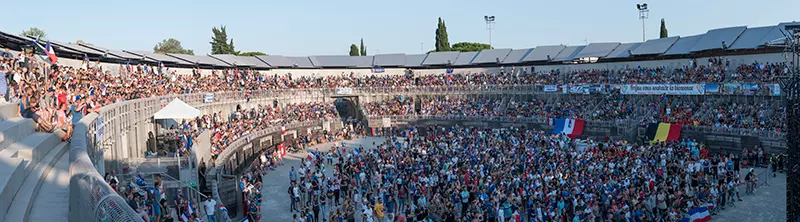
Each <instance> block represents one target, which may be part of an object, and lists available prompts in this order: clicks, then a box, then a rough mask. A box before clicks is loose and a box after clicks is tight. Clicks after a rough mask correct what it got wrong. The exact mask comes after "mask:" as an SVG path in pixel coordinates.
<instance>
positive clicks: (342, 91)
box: [336, 88, 353, 95]
mask: <svg viewBox="0 0 800 222" xmlns="http://www.w3.org/2000/svg"><path fill="white" fill-rule="evenodd" d="M336 94H339V95H343V94H345V95H349V94H353V89H351V88H338V89H336Z"/></svg>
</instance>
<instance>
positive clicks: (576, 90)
mask: <svg viewBox="0 0 800 222" xmlns="http://www.w3.org/2000/svg"><path fill="white" fill-rule="evenodd" d="M590 92H591V90H590V87H589V85H570V86H569V93H570V94H589V93H590Z"/></svg>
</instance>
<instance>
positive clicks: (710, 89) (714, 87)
mask: <svg viewBox="0 0 800 222" xmlns="http://www.w3.org/2000/svg"><path fill="white" fill-rule="evenodd" d="M703 89H705V90H706V94H717V93H719V84H704V85H703Z"/></svg>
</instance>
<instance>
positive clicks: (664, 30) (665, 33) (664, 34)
mask: <svg viewBox="0 0 800 222" xmlns="http://www.w3.org/2000/svg"><path fill="white" fill-rule="evenodd" d="M659 36H660V37H659V38H666V37H669V32H668V31H667V23H665V22H664V19H663V18H662V19H661V33H659Z"/></svg>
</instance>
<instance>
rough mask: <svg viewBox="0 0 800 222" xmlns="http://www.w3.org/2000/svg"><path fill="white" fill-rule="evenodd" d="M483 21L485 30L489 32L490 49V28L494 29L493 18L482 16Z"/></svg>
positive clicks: (490, 45)
mask: <svg viewBox="0 0 800 222" xmlns="http://www.w3.org/2000/svg"><path fill="white" fill-rule="evenodd" d="M483 20H485V21H486V30H489V48H491V47H492V28H494V16H493V15H491V16H489V15H484V16H483Z"/></svg>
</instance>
